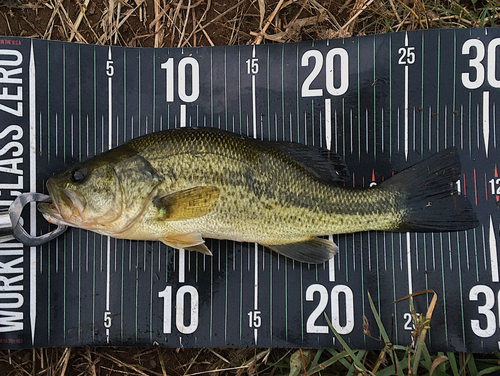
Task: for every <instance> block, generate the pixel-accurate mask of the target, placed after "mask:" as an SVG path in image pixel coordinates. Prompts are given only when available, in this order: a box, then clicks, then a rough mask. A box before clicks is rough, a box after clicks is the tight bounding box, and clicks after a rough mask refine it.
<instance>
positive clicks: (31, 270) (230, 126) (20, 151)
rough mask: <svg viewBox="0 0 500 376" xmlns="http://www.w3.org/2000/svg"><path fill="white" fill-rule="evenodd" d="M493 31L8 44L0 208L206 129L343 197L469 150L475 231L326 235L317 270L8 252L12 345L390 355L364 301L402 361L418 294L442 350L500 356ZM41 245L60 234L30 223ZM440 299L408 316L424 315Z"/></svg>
mask: <svg viewBox="0 0 500 376" xmlns="http://www.w3.org/2000/svg"><path fill="white" fill-rule="evenodd" d="M498 61H500V31H499V30H498V29H467V30H431V31H416V32H408V33H395V34H384V35H377V36H367V37H359V38H348V39H338V40H326V41H316V42H301V43H291V44H280V45H261V46H231V47H215V48H189V49H188V48H184V49H156V50H154V49H147V48H124V47H108V46H93V45H82V44H71V43H62V42H52V41H45V40H31V39H23V38H0V86H1V87H2V89H1V90H0V117H1V121H0V124H1V126H0V205H2V206H3V207H8V206H9V205H10V203H11V202H12V200H13V199H14V198H15V197H16V195H18V194H19V193H20V192H28V191H37V192H45V188H44V184H45V181H46V180H47V179H48V178H49V177H50V176H51V175H52V174H53V173H54V172H59V171H61V170H63V169H65V168H66V167H67V166H69V165H71V164H73V163H75V162H77V161H80V160H83V159H86V158H88V157H90V156H93V155H95V154H97V153H100V152H102V151H106V150H108V149H110V148H112V147H115V146H117V145H119V144H121V143H123V142H124V141H126V140H129V139H131V138H134V137H137V136H139V135H142V134H146V133H150V132H154V131H158V130H163V129H171V128H176V127H182V126H199V127H202V126H214V127H217V128H222V129H226V130H231V131H234V132H237V133H242V134H246V135H248V136H250V137H255V138H258V139H266V140H286V141H295V142H300V143H303V144H308V145H315V146H318V147H323V148H327V149H330V150H332V151H334V152H337V153H338V154H340V155H341V156H342V157H343V158H344V160H345V161H346V164H347V165H348V166H349V169H350V171H351V174H352V175H351V180H350V182H349V183H348V186H351V185H352V186H356V187H362V186H365V187H367V186H369V185H372V184H377V183H380V182H382V181H383V180H385V179H387V178H389V177H391V176H392V174H394V173H397V172H398V171H400V170H402V169H404V168H406V167H408V166H411V165H413V164H415V163H417V162H419V161H420V160H422V159H423V158H426V157H429V156H431V155H433V154H434V153H436V152H438V151H440V150H443V149H445V148H447V147H451V146H455V147H457V148H458V150H459V155H460V159H461V163H462V176H461V177H460V179H459V180H457V182H456V184H457V190H458V191H459V192H460V193H461V194H463V195H466V197H467V199H468V200H469V201H470V202H471V203H472V206H473V208H474V210H475V211H476V213H477V215H478V219H479V220H480V225H479V226H478V227H477V228H476V229H473V230H469V231H466V232H465V231H463V232H456V233H427V234H415V233H388V232H375V231H372V232H363V233H356V234H348V235H334V236H332V239H333V240H334V241H335V242H336V243H337V244H338V245H339V248H340V251H339V253H338V254H337V255H336V256H335V257H334V258H333V259H332V260H330V261H329V262H327V263H324V264H320V265H308V264H301V263H298V262H294V261H292V260H289V259H286V258H284V257H283V256H279V255H277V254H276V253H271V252H270V251H268V250H267V249H265V248H263V247H262V246H259V245H256V244H247V243H235V242H232V241H217V240H211V239H208V240H207V245H208V247H209V248H210V249H211V250H212V251H213V253H214V255H213V257H208V256H204V255H201V254H198V253H192V252H189V251H184V250H180V251H179V250H174V249H171V248H167V247H166V246H164V245H163V244H161V243H159V242H141V241H127V240H116V239H111V238H107V237H103V236H100V235H97V234H94V233H92V232H88V231H84V230H79V229H70V230H69V231H67V232H66V233H65V234H63V235H62V236H60V237H59V238H57V239H56V240H54V241H52V242H50V243H47V244H45V245H43V246H41V247H37V248H29V247H23V246H22V245H21V244H19V243H16V242H15V241H12V242H3V243H0V346H1V347H4V348H28V347H45V346H80V345H90V344H92V345H107V344H109V345H131V346H153V345H159V346H166V347H182V346H189V347H246V346H255V347H339V344H338V343H337V342H336V340H335V336H334V335H333V333H332V332H331V330H330V328H329V327H328V326H327V323H326V320H325V318H324V313H326V315H328V317H329V318H330V320H331V321H332V324H333V326H334V327H335V329H336V330H337V331H338V332H339V333H340V334H341V335H342V336H343V338H344V339H345V340H346V342H347V343H348V344H349V346H351V347H353V348H359V349H361V348H380V347H382V346H383V344H382V343H380V342H379V341H377V340H374V339H372V338H368V337H366V336H364V334H363V316H366V317H367V319H368V322H369V327H370V330H371V332H372V335H373V336H377V334H376V332H377V330H376V329H375V328H377V326H376V323H375V320H374V318H373V314H372V312H371V309H370V306H369V303H368V298H367V292H368V291H369V292H370V294H371V296H372V297H373V300H374V302H375V307H376V309H377V310H378V312H379V314H380V316H381V319H382V322H383V323H384V326H385V328H386V330H387V332H388V333H389V334H390V336H391V341H392V342H393V343H396V344H402V345H407V344H409V343H410V342H411V337H410V333H411V332H412V330H413V325H412V322H411V316H410V312H409V302H408V301H402V302H399V303H396V304H394V303H393V302H394V301H396V300H397V299H400V298H402V297H404V296H406V295H408V294H410V293H413V292H418V291H422V290H426V289H432V290H434V291H435V292H436V293H437V295H438V300H437V304H436V307H435V309H434V313H433V316H432V321H431V330H430V331H429V332H428V338H427V344H428V347H429V348H430V349H432V350H447V351H470V352H483V351H484V352H489V351H495V350H498V349H499V347H500V344H499V340H498V338H499V337H498V334H499V320H500V312H499V300H500V295H499V294H500V292H499V289H500V285H499V270H498V246H499V244H500V239H499V225H500V219H499V210H500V209H499V198H500V177H499V174H498V164H499V161H500V158H499V157H500V152H499V148H498V143H499V127H498V125H497V124H496V121H497V120H496V119H497V118H498V114H499V108H498V107H499V98H500V91H499V88H500V64H499V63H498ZM24 217H25V224H26V225H25V226H26V227H27V228H29V231H31V233H33V234H35V233H36V234H39V233H43V232H46V231H47V230H48V229H49V228H50V227H49V225H48V224H47V223H46V222H45V221H44V220H43V218H42V217H41V216H40V215H39V214H37V212H36V208H35V206H34V205H31V207H30V208H29V209H27V210H25V213H24ZM431 298H432V296H431V295H430V294H426V295H420V296H417V297H415V299H414V303H415V307H416V310H417V312H419V313H425V312H426V311H427V307H428V306H429V304H430V301H431Z"/></svg>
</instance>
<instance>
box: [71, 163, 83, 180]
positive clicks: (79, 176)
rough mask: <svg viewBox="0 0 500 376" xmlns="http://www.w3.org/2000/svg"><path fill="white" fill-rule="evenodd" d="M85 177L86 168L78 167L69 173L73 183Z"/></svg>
mask: <svg viewBox="0 0 500 376" xmlns="http://www.w3.org/2000/svg"><path fill="white" fill-rule="evenodd" d="M86 177H87V169H86V168H85V167H80V168H78V169H76V170H74V171H73V172H72V173H71V181H72V182H73V183H80V182H82V181H83V179H85V178H86Z"/></svg>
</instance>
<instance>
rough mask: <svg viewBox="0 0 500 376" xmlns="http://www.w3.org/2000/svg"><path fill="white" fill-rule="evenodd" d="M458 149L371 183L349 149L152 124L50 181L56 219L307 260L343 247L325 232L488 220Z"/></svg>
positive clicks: (49, 212) (445, 228)
mask: <svg viewBox="0 0 500 376" xmlns="http://www.w3.org/2000/svg"><path fill="white" fill-rule="evenodd" d="M460 169H461V167H460V159H459V155H458V151H457V149H456V148H448V149H445V150H442V151H440V152H438V153H436V154H434V155H432V156H430V157H429V158H427V159H425V160H423V161H421V162H420V163H417V164H416V165H414V166H411V167H409V168H407V169H405V170H402V171H401V172H399V173H397V174H395V175H394V176H392V177H390V178H389V179H387V180H385V181H383V182H382V183H380V184H378V185H375V186H373V187H367V188H351V187H346V186H345V185H346V184H345V183H346V181H348V179H349V176H350V174H349V171H348V168H347V166H346V164H345V163H344V162H343V160H342V158H341V157H340V156H338V155H337V154H335V153H333V152H330V151H328V150H324V149H318V148H315V147H312V146H307V145H303V144H299V143H293V142H285V141H281V142H280V141H262V140H256V139H253V138H250V137H246V136H243V135H240V134H236V133H232V132H228V131H224V130H219V129H216V128H210V127H200V128H197V127H184V128H177V129H171V130H165V131H160V132H156V133H151V134H146V135H143V136H141V137H138V138H135V139H132V140H131V141H128V142H126V143H124V144H122V145H120V146H118V147H115V148H113V149H110V150H109V151H106V152H104V153H102V154H98V155H96V156H94V157H91V158H89V159H87V160H85V161H83V162H80V163H77V164H76V165H74V166H72V167H70V168H69V169H67V170H66V171H65V172H63V173H60V174H56V175H54V176H52V177H50V178H49V179H48V181H47V183H46V186H47V190H48V193H49V195H50V197H51V202H47V203H40V204H39V205H38V209H39V210H40V211H41V213H42V214H43V216H44V217H45V219H46V220H47V221H49V222H50V223H53V224H56V225H66V226H73V227H78V228H83V229H87V230H90V231H94V232H96V233H99V234H102V235H106V236H110V237H114V238H120V239H131V240H146V241H161V242H163V243H164V244H166V245H167V246H170V247H173V248H177V249H187V250H192V251H199V252H202V253H204V254H207V255H211V251H210V250H209V249H208V247H207V245H206V244H205V240H204V239H205V238H212V239H224V240H232V241H236V242H250V243H259V244H261V245H263V246H265V247H267V248H269V249H271V250H273V251H276V252H278V253H279V254H281V255H284V256H287V257H289V258H291V259H294V260H297V261H300V262H306V263H322V262H325V261H326V260H329V259H331V258H332V257H334V255H335V254H336V253H337V252H338V246H337V245H336V244H335V243H334V242H332V241H331V240H328V239H326V238H324V237H322V236H325V235H329V234H344V233H354V232H360V231H368V230H377V231H392V232H451V231H464V230H468V229H471V228H474V227H476V226H477V225H478V220H477V216H476V213H475V212H474V210H473V208H472V206H471V204H470V202H469V201H468V200H467V199H466V197H464V196H463V195H459V194H458V192H457V190H456V181H457V180H458V179H459V178H460Z"/></svg>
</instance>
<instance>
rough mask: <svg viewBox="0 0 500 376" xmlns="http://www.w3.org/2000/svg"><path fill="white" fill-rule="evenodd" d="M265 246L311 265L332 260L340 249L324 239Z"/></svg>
mask: <svg viewBox="0 0 500 376" xmlns="http://www.w3.org/2000/svg"><path fill="white" fill-rule="evenodd" d="M263 245H265V246H266V247H268V248H270V249H272V250H273V251H276V252H278V253H279V254H282V255H283V256H286V257H290V258H291V259H294V260H297V261H300V262H307V263H310V264H320V263H322V262H325V261H327V260H329V259H331V258H332V257H333V256H335V254H336V253H337V251H338V249H339V248H338V247H337V245H336V244H335V243H334V242H332V241H330V240H328V239H322V238H311V239H309V240H305V241H303V242H298V243H288V244H277V245H276V244H263Z"/></svg>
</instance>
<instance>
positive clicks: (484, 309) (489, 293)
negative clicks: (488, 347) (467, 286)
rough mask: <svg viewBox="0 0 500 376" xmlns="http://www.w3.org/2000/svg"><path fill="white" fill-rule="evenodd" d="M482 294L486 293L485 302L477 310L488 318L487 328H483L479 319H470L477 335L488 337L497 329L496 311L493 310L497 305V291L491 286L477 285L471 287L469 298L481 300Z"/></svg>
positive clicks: (499, 293) (499, 295) (499, 298)
mask: <svg viewBox="0 0 500 376" xmlns="http://www.w3.org/2000/svg"><path fill="white" fill-rule="evenodd" d="M480 294H482V295H484V297H485V302H484V304H483V305H482V306H479V307H477V312H478V313H479V314H480V315H483V316H484V317H485V318H486V328H484V329H483V328H481V325H480V322H479V320H477V319H472V320H470V325H471V328H472V331H473V332H474V334H475V335H477V336H478V337H481V338H488V337H491V336H493V335H494V334H495V332H496V330H497V325H496V319H495V313H494V312H493V311H492V308H493V307H494V306H495V293H494V292H493V290H492V289H491V287H489V286H485V285H477V286H474V287H473V288H471V290H470V292H469V300H470V301H477V300H479V295H480ZM498 300H500V291H499V292H498ZM498 315H499V316H500V307H499V312H498ZM483 322H484V321H483Z"/></svg>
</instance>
